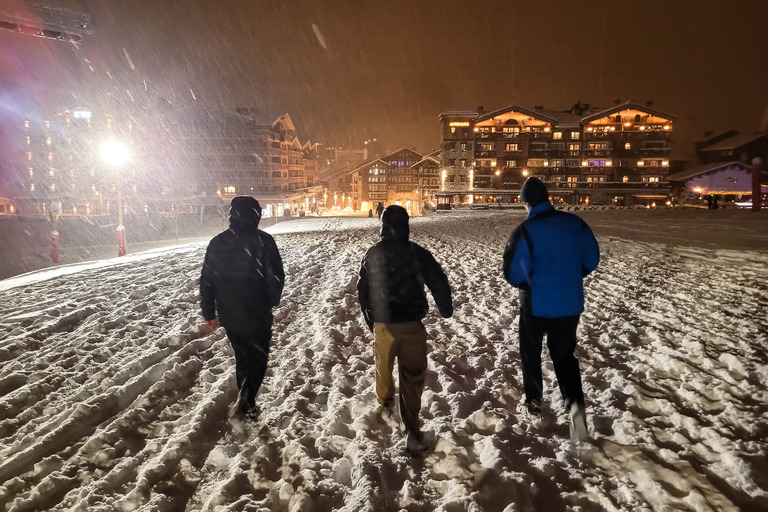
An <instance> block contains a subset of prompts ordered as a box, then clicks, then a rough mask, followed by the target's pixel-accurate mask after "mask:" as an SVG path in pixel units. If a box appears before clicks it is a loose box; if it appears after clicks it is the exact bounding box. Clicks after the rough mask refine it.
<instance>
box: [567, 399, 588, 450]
mask: <svg viewBox="0 0 768 512" xmlns="http://www.w3.org/2000/svg"><path fill="white" fill-rule="evenodd" d="M568 419H569V421H568V426H569V430H570V433H571V439H572V440H574V441H585V440H586V439H587V438H588V437H589V436H588V434H587V413H586V411H585V410H584V405H582V404H577V403H572V404H571V409H570V411H569V412H568Z"/></svg>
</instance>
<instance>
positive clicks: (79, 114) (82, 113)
mask: <svg viewBox="0 0 768 512" xmlns="http://www.w3.org/2000/svg"><path fill="white" fill-rule="evenodd" d="M72 117H74V118H75V119H90V118H91V111H90V110H75V111H74V112H72Z"/></svg>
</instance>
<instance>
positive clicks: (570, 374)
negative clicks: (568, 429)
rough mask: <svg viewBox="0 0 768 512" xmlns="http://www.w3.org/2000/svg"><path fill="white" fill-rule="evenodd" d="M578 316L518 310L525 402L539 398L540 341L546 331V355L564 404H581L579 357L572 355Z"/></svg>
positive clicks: (540, 378)
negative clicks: (552, 367)
mask: <svg viewBox="0 0 768 512" xmlns="http://www.w3.org/2000/svg"><path fill="white" fill-rule="evenodd" d="M579 317H580V315H576V316H563V317H558V318H545V317H541V316H533V315H532V314H531V313H530V312H528V311H526V310H522V311H520V326H519V328H520V358H521V359H522V361H523V386H524V387H525V401H526V402H531V401H533V400H539V401H541V396H542V388H543V384H542V377H541V342H542V339H543V338H544V335H545V334H546V335H547V348H549V356H550V357H551V358H552V363H553V364H554V366H555V375H556V376H557V384H558V386H559V387H560V393H562V395H563V399H564V400H565V404H566V406H569V405H570V404H571V403H577V404H579V405H584V392H583V390H582V388H581V372H580V371H579V360H578V359H576V357H575V356H574V355H573V351H574V350H575V349H576V326H578V325H579Z"/></svg>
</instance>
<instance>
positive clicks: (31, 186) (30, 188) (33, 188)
mask: <svg viewBox="0 0 768 512" xmlns="http://www.w3.org/2000/svg"><path fill="white" fill-rule="evenodd" d="M29 191H30V192H34V191H35V184H34V183H32V184H31V185H30V186H29Z"/></svg>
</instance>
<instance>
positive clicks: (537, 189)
mask: <svg viewBox="0 0 768 512" xmlns="http://www.w3.org/2000/svg"><path fill="white" fill-rule="evenodd" d="M520 200H521V201H522V202H524V203H528V204H529V205H531V206H536V205H537V204H539V203H543V202H545V201H549V194H548V193H547V187H546V185H544V183H542V182H541V180H540V179H538V178H533V177H531V178H528V179H527V180H525V183H523V188H522V190H520Z"/></svg>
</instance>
